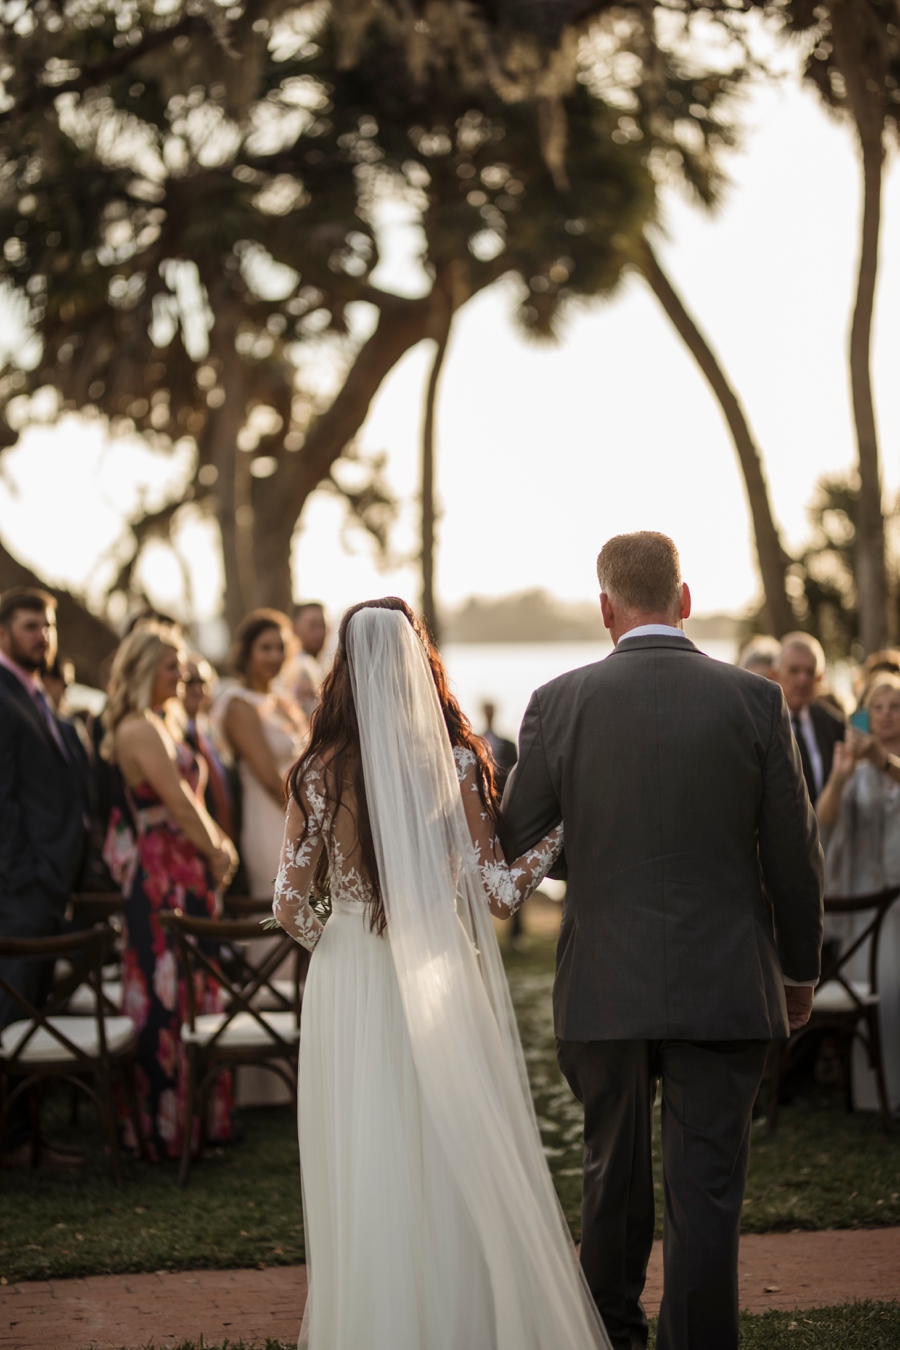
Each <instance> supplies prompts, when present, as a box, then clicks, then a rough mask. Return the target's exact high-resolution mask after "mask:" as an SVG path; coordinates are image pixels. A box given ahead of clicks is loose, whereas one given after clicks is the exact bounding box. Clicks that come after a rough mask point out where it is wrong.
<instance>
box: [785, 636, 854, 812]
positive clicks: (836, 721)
mask: <svg viewBox="0 0 900 1350" xmlns="http://www.w3.org/2000/svg"><path fill="white" fill-rule="evenodd" d="M824 673H825V653H824V651H823V650H822V646H821V644H820V643H819V642H817V641H816V639H815V638H814V637H811V636H810V635H809V633H788V634H787V636H786V637H783V638H782V639H781V655H780V656H779V658H778V662H777V664H776V666H775V678H776V679H777V681H778V683H779V684H780V685H781V688H782V690H783V691H784V698H785V702H786V703H787V706H788V712H789V713H790V715H791V726H792V727H793V730H794V738H795V740H796V742H797V748H798V750H799V751H800V762H801V764H802V765H803V776H804V778H805V779H806V786H807V789H808V790H809V798H810V801H812V802H815V801H817V800H818V797H819V794H820V793H821V791H822V789H823V787H824V786H825V783H826V782H827V780H828V776H829V774H830V773H831V763H832V759H833V757H834V747H835V746H836V745H837V743H838V741H842V740H843V739H844V719H843V717H842V716H841V714H840V713H839V712H838V711H837V709H836V708H834V707H833V706H831V705H828V704H825V703H823V702H821V701H820V699H819V693H820V689H821V684H822V676H823V675H824Z"/></svg>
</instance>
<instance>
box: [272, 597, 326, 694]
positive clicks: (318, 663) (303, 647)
mask: <svg viewBox="0 0 900 1350" xmlns="http://www.w3.org/2000/svg"><path fill="white" fill-rule="evenodd" d="M293 628H294V636H295V637H296V639H297V642H298V644H299V650H298V651H297V652H296V653H295V654H294V655H293V656H292V657H291V658H290V659H289V661H288V663H287V665H286V667H285V670H284V672H283V675H282V681H283V686H284V690H285V692H286V693H288V694H289V695H290V696H291V697H292V698H294V699H295V700H296V701H297V702H298V703H299V704H300V707H301V708H302V709H303V711H304V713H305V714H306V716H307V717H309V716H310V715H311V714H312V712H313V710H314V708H315V706H316V704H317V703H318V701H319V690H320V689H321V687H322V681H323V679H324V678H325V670H324V667H323V664H322V652H323V650H324V647H325V643H326V641H327V639H328V620H327V619H326V617H325V606H324V605H322V604H321V603H320V602H319V601H318V600H306V601H303V602H302V603H301V604H298V605H295V606H294V619H293Z"/></svg>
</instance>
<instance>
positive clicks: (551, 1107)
mask: <svg viewBox="0 0 900 1350" xmlns="http://www.w3.org/2000/svg"><path fill="white" fill-rule="evenodd" d="M507 970H508V973H509V979H510V986H511V989H512V994H513V1001H514V1002H515V1005H516V1012H517V1015H518V1018H519V1025H520V1027H521V1031H522V1041H523V1044H524V1046H525V1055H526V1059H527V1061H528V1070H529V1074H530V1075H531V1083H532V1089H533V1092H534V1099H535V1106H536V1109H537V1114H538V1122H539V1124H540V1127H541V1134H542V1136H543V1140H544V1150H545V1152H546V1154H547V1160H548V1162H549V1164H550V1169H551V1171H552V1172H553V1176H554V1180H555V1182H556V1189H557V1191H558V1193H559V1197H560V1200H561V1202H562V1206H563V1209H564V1210H565V1213H566V1217H567V1219H568V1221H569V1226H570V1227H571V1229H572V1232H573V1234H574V1235H575V1237H576V1238H578V1237H579V1236H580V1212H579V1211H580V1205H581V1129H582V1112H581V1107H580V1106H579V1104H578V1102H577V1101H575V1099H574V1098H573V1096H572V1094H571V1092H570V1090H569V1087H568V1085H567V1084H566V1082H565V1080H564V1079H563V1077H562V1075H561V1074H560V1072H559V1069H558V1068H557V1065H556V1044H555V1039H554V1036H553V1022H552V1017H551V1012H550V990H551V986H552V983H553V964H552V948H551V947H550V944H538V943H533V944H532V945H531V946H530V947H529V949H528V950H527V951H526V952H524V953H522V954H519V953H513V954H512V955H510V957H509V958H508V961H507ZM658 1121H659V1117H658V1108H657V1128H656V1130H655V1137H654V1141H653V1157H654V1171H655V1177H656V1195H657V1201H658V1204H657V1216H656V1219H657V1236H658V1237H661V1236H662V1160H661V1156H660V1142H659V1128H658ZM891 1224H900V1131H896V1132H895V1134H894V1136H893V1137H892V1138H885V1136H884V1134H883V1133H882V1130H881V1126H880V1123H879V1121H878V1119H877V1117H876V1116H875V1115H874V1114H873V1113H872V1114H870V1113H866V1114H854V1115H849V1114H848V1113H847V1112H846V1111H844V1109H843V1107H842V1106H836V1105H835V1104H833V1103H832V1105H831V1109H815V1110H813V1109H807V1108H804V1107H801V1106H795V1107H786V1108H784V1109H783V1110H782V1111H781V1113H780V1117H779V1122H778V1129H777V1130H776V1132H775V1134H774V1136H773V1137H772V1138H771V1139H769V1138H767V1137H766V1133H765V1124H764V1122H763V1121H758V1122H756V1123H755V1125H754V1130H753V1143H752V1147H751V1153H750V1175H749V1179H748V1184H747V1199H746V1201H745V1206H744V1214H743V1223H742V1227H743V1231H744V1232H746V1233H767V1232H772V1231H778V1230H782V1231H783V1230H790V1229H797V1228H799V1229H822V1228H874V1227H883V1226H888V1225H891Z"/></svg>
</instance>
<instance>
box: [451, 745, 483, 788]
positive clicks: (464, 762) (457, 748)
mask: <svg viewBox="0 0 900 1350" xmlns="http://www.w3.org/2000/svg"><path fill="white" fill-rule="evenodd" d="M453 760H454V762H455V764H456V776H457V778H458V779H459V781H460V782H461V783H464V782H465V781H466V779H467V778H470V777H471V776H472V775H473V774H474V772H475V769H476V766H477V764H478V756H477V755H476V754H475V751H474V750H470V749H469V747H468V746H467V745H454V747H453Z"/></svg>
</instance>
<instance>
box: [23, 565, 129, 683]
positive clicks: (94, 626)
mask: <svg viewBox="0 0 900 1350" xmlns="http://www.w3.org/2000/svg"><path fill="white" fill-rule="evenodd" d="M11 586H39V587H40V588H41V590H44V591H49V592H50V594H51V595H52V596H54V597H55V599H56V602H57V609H56V623H57V628H58V631H59V650H60V655H62V656H64V657H68V659H69V660H70V661H74V663H75V675H76V678H77V679H78V680H80V681H81V683H82V684H89V685H92V686H93V687H94V688H96V689H102V688H103V687H104V685H105V683H106V679H107V678H108V676H109V669H108V661H109V658H110V657H111V656H112V654H113V652H114V651H115V650H116V647H117V646H118V642H119V639H118V638H117V637H116V634H115V633H114V632H113V630H112V629H111V628H110V627H109V625H108V624H106V623H104V621H103V620H102V619H101V618H98V616H97V615H96V614H92V613H91V611H90V610H89V609H88V608H87V607H86V606H85V605H83V604H82V602H81V601H80V600H78V599H77V598H76V597H75V596H74V595H72V593H71V592H70V591H64V590H60V588H59V587H58V586H48V585H47V583H46V582H45V581H42V580H41V578H40V577H38V576H35V574H34V572H31V571H29V569H28V568H27V567H24V566H23V565H22V563H20V562H18V561H17V559H15V558H14V557H13V556H12V554H11V553H9V552H8V551H7V550H6V549H5V548H4V547H3V545H2V544H0V591H5V590H8V589H9V588H10V587H11Z"/></svg>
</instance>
